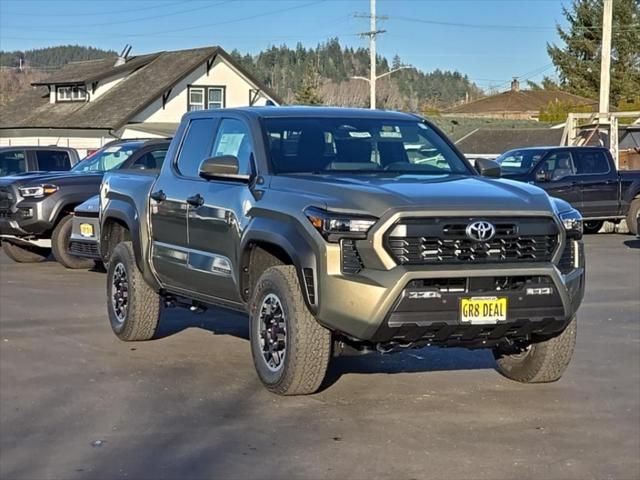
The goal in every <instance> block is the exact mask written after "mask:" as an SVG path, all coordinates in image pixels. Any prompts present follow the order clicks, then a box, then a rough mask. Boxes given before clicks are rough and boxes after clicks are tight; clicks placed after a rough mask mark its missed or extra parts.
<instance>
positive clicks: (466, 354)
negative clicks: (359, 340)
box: [155, 308, 495, 390]
mask: <svg viewBox="0 0 640 480" xmlns="http://www.w3.org/2000/svg"><path fill="white" fill-rule="evenodd" d="M188 328H200V329H203V330H207V331H209V332H211V333H213V334H214V335H231V336H234V337H237V338H241V339H243V340H246V341H248V340H249V324H248V321H247V317H246V315H243V314H241V313H235V312H228V311H225V310H219V309H216V308H211V309H209V310H207V311H206V312H204V313H199V314H198V313H192V312H189V311H187V310H184V309H181V308H175V309H174V308H169V309H167V308H165V309H164V310H163V312H162V317H161V320H160V327H159V329H158V332H157V333H156V337H155V338H165V337H169V336H171V335H175V334H177V333H180V332H182V331H183V330H186V329H188ZM479 369H492V370H493V369H495V360H494V359H493V355H492V354H491V352H490V351H488V350H467V349H464V348H437V347H431V348H422V349H415V350H414V349H408V350H406V351H402V352H398V353H393V354H384V355H383V354H380V353H377V352H373V353H368V354H365V355H356V356H339V357H335V358H334V359H333V360H332V362H331V365H330V367H329V371H328V372H327V377H326V379H325V382H324V383H323V386H322V390H324V389H326V388H329V387H330V386H331V385H333V384H334V383H335V382H337V381H338V380H339V379H340V377H341V376H343V375H348V374H353V373H355V374H376V373H378V374H379V373H386V374H395V373H419V372H438V371H449V370H479Z"/></svg>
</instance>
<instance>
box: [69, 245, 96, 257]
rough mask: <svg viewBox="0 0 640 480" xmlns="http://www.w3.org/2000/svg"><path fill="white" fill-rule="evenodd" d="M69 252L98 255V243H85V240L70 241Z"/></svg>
mask: <svg viewBox="0 0 640 480" xmlns="http://www.w3.org/2000/svg"><path fill="white" fill-rule="evenodd" d="M69 252H71V253H72V254H76V255H80V256H82V255H92V256H97V255H98V244H97V243H85V242H70V243H69Z"/></svg>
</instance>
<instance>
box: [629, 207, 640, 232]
mask: <svg viewBox="0 0 640 480" xmlns="http://www.w3.org/2000/svg"><path fill="white" fill-rule="evenodd" d="M638 212H640V198H636V199H635V200H634V201H633V202H631V205H629V211H628V212H627V228H628V229H629V233H631V234H633V235H638V220H637V217H638Z"/></svg>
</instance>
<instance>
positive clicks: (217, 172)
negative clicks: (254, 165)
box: [198, 155, 251, 182]
mask: <svg viewBox="0 0 640 480" xmlns="http://www.w3.org/2000/svg"><path fill="white" fill-rule="evenodd" d="M239 171H240V163H239V162H238V157H235V156H233V155H221V156H219V157H210V158H206V159H204V160H203V161H202V163H201V164H200V170H199V172H198V173H199V175H200V176H201V177H202V178H204V179H205V180H235V181H237V182H249V180H250V178H251V177H250V176H249V175H243V174H240V173H239Z"/></svg>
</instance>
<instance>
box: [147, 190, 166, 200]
mask: <svg viewBox="0 0 640 480" xmlns="http://www.w3.org/2000/svg"><path fill="white" fill-rule="evenodd" d="M149 196H150V197H151V199H152V200H155V201H156V202H158V203H160V202H164V201H165V200H166V199H167V195H166V194H165V193H164V192H163V191H162V190H158V191H157V192H153V193H152V194H151V195H149Z"/></svg>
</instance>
